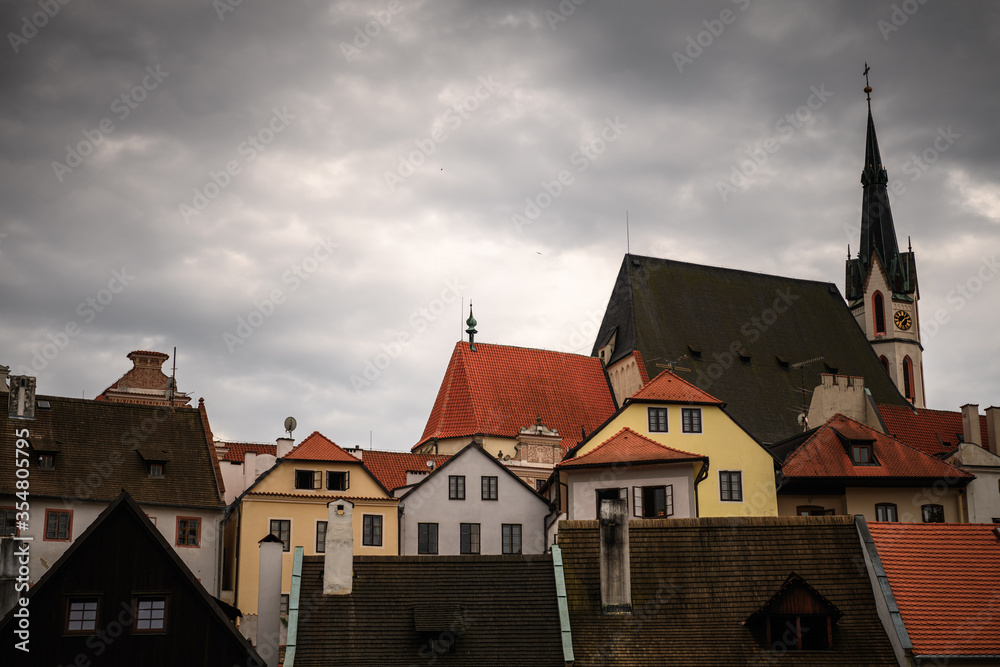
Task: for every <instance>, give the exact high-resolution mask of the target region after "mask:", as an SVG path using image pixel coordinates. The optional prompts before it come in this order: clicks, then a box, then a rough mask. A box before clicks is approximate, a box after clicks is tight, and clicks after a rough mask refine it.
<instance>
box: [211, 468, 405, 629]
mask: <svg viewBox="0 0 1000 667" xmlns="http://www.w3.org/2000/svg"><path fill="white" fill-rule="evenodd" d="M296 472H298V473H299V480H300V483H301V481H302V480H303V479H304V478H305V477H306V474H305V473H307V472H312V473H316V474H318V476H320V477H321V483H320V485H319V488H296ZM330 474H332V475H334V476H335V479H342V478H343V477H342V476H343V475H345V474H346V476H347V482H348V484H347V488H346V489H328V488H327V486H328V484H327V479H328V476H329V475H330ZM300 485H301V484H300ZM334 485H335V486H337V484H334ZM338 498H347V499H349V500H350V501H351V502H353V503H354V522H353V524H354V553H355V554H358V555H367V556H397V555H399V521H398V514H399V511H398V500H397V499H395V498H393V497H392V496H391V495H390V494H389V493H388V492H387V491H386V490H385V489H384V488H383V487H382V486H381V485H380V484H379V483H378V482H377V481H376V480H375V478H374V477H373V476H372V475H371V474H370V473H369V472H368V471H367V470H366V469H365V468H364V467H363V466H362V465H361V462H360V461H358V462H357V463H356V464H354V463H345V462H327V461H305V460H296V459H284V460H281V461H279V463H278V465H277V466H276V467H275V468H274V469H273V470H271V471H270V472H269V473H267V474H266V475H264V476H262V477H261V478H260V479H259V480H258V481H257V483H256V484H255V485H254V486H253V487H251V488H250V489H248V490H247V492H246V493H245V494H244V495H243V497H242V498H241V499H240V500H239V501H238V508H237V510H236V517H235V520H236V521H238V538H237V540H236V542H237V546H236V552H235V553H230V554H227V556H226V557H227V558H229V559H231V560H234V561H238V562H234V563H231V566H232V567H233V572H234V576H235V579H236V582H235V598H234V604H235V605H236V606H237V607H239V609H240V611H242V612H243V614H244V615H248V614H249V615H252V614H256V613H257V585H258V579H259V575H260V569H259V551H260V549H259V547H258V542H260V540H261V539H262V538H263V537H264V536H265V535H268V534H269V533H271V532H272V527H273V528H275V530H276V534H278V536H279V537H280V538H282V539H283V540H287V541H288V548H287V549H286V550H285V552H284V553H283V554H282V566H281V592H282V593H283V594H287V593H289V592H290V591H291V585H292V584H291V579H292V555H293V552H294V547H296V546H301V547H304V549H305V554H306V555H315V554H317V553H322V551H320V550H318V549H317V546H320V545H322V542H320V543H319V544H317V537H318V535H317V530H318V528H317V526H318V524H319V523H320V522H323V524H322V525H324V526H325V522H326V520H327V517H328V508H327V504H328V503H329V502H331V501H333V500H335V499H338ZM366 516H368V517H373V518H372V519H369V522H368V523H369V526H370V529H369V532H368V539H366V536H365V523H366V521H365V517H366ZM376 519H377V520H376ZM272 522H278V523H275V524H272ZM284 522H287V523H284ZM376 523H377V524H380V528H381V530H380V531H378V532H377V533H375V532H373V531H372V530H371V527H373V524H376ZM279 533H280V534H279ZM373 537H378V538H380V539H376V540H373V539H372V538H373ZM366 542H369V544H366Z"/></svg>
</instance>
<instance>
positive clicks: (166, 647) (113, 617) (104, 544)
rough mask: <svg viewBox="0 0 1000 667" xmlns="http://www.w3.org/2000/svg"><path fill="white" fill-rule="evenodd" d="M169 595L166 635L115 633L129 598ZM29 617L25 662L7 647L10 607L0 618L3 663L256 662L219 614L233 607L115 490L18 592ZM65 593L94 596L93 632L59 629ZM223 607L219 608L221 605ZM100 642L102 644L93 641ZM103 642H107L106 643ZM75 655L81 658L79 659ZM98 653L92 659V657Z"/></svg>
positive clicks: (11, 630)
mask: <svg viewBox="0 0 1000 667" xmlns="http://www.w3.org/2000/svg"><path fill="white" fill-rule="evenodd" d="M164 591H169V593H170V595H169V601H168V612H167V630H166V632H165V633H157V634H152V635H146V636H143V637H141V638H140V637H136V636H134V635H132V634H131V632H130V631H129V629H128V624H129V621H127V620H126V621H125V628H126V629H125V631H124V633H122V632H121V631H120V630H119V631H117V632H116V631H115V630H114V625H116V624H117V623H116V621H117V622H118V623H120V622H121V621H122V619H123V618H124V619H128V617H129V615H128V614H126V615H124V616H123V615H122V607H123V605H124V606H125V608H126V609H127V608H128V607H129V606H131V605H132V604H133V598H134V596H135V595H137V594H143V593H147V594H158V593H160V592H164ZM22 595H26V597H27V598H28V599H29V604H28V609H29V610H30V612H31V615H30V619H31V630H32V633H31V642H30V645H29V646H30V648H31V652H30V656H29V657H30V660H29V662H22V660H24V659H25V654H24V653H23V652H21V651H19V650H16V649H15V648H14V643H15V642H16V641H19V640H18V639H15V638H14V631H15V630H16V629H17V627H18V622H17V619H15V618H14V614H15V612H16V610H17V608H18V607H14V608H12V609H10V610H9V611H8V612H7V614H6V615H5V616H4V617H3V619H2V620H0V637H2V638H3V641H2V644H0V664H4V665H21V664H32V665H57V664H58V665H69V664H96V665H136V664H140V663H141V664H143V665H150V666H159V665H185V667H188V666H190V667H194V666H196V665H205V666H206V667H208V666H209V665H213V666H214V665H261V664H263V662H262V661H261V659H260V656H258V655H257V653H256V651H254V649H253V647H252V646H251V645H250V643H249V642H248V641H247V640H246V639H245V638H244V637H243V636H242V635H241V634H240V633H239V631H238V630H237V629H236V626H234V625H233V623H232V622H231V621H230V620H229V618H228V617H227V614H228V613H235V614H239V610H237V609H235V607H231V606H230V605H224V603H222V602H219V601H217V600H216V599H215V598H213V597H212V596H211V595H209V594H208V591H206V590H205V588H204V586H202V585H201V583H199V581H198V579H197V578H195V576H194V574H192V573H191V570H190V569H188V567H187V565H185V564H184V561H182V560H181V558H180V556H178V555H177V553H176V551H174V549H173V548H172V547H171V546H170V544H168V543H167V541H166V539H164V537H163V535H162V534H161V533H160V531H158V530H157V529H156V528H155V527H154V526H153V524H152V523H151V522H150V521H149V519H148V518H146V514H145V513H144V512H143V510H142V508H141V507H139V505H138V504H136V502H135V500H133V499H132V498H131V497H130V496H129V494H128V493H126V492H124V491H123V492H122V493H121V494H120V495H119V496H118V497H117V498H115V499H114V500H113V501H112V502H111V504H109V505H108V506H107V507H106V508H105V509H104V511H103V512H101V514H100V515H99V516H98V517H97V518H96V519H95V520H94V521H93V522H92V523H91V524H90V525H89V526H88V527H87V529H86V530H85V531H84V532H83V533H82V534H81V535H80V536H79V537H78V538H77V539H76V540H74V542H73V544H71V545H70V546H69V548H68V549H66V551H65V552H63V554H62V555H61V556H60V557H59V559H58V560H56V561H55V563H53V564H52V567H50V568H49V569H48V570H46V571H45V573H44V574H43V575H42V576H41V578H40V579H39V580H38V583H36V584H35V585H34V586H32V587H31V589H30V591H29V592H28V593H26V594H24V593H22ZM70 596H80V597H98V605H99V606H98V629H99V630H104V632H106V633H107V634H104V635H98V634H92V635H87V634H79V635H66V634H65V633H63V632H61V631H60V628H62V627H63V626H64V624H65V619H66V599H67V598H68V597H70ZM220 605H224V606H225V607H228V609H223V607H222V606H220ZM102 637H104V638H105V639H101V638H102ZM107 638H111V639H107ZM81 656H82V657H83V658H85V659H86V661H81V660H80V658H81ZM98 656H100V657H99V658H98Z"/></svg>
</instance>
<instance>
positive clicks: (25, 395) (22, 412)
mask: <svg viewBox="0 0 1000 667" xmlns="http://www.w3.org/2000/svg"><path fill="white" fill-rule="evenodd" d="M7 416H8V417H9V418H10V419H34V418H35V378H33V377H30V376H27V375H11V376H10V393H9V394H8V395H7Z"/></svg>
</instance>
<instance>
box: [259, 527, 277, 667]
mask: <svg viewBox="0 0 1000 667" xmlns="http://www.w3.org/2000/svg"><path fill="white" fill-rule="evenodd" d="M259 544H260V575H259V577H258V579H257V653H259V654H260V657H262V658H264V661H265V664H267V667H277V666H278V642H279V639H280V637H281V617H280V615H279V614H280V612H281V553H282V544H281V540H279V539H278V538H277V537H275V536H274V535H272V534H271V533H268V534H267V535H266V536H265V537H264V539H262V540H261V541H260V542H259Z"/></svg>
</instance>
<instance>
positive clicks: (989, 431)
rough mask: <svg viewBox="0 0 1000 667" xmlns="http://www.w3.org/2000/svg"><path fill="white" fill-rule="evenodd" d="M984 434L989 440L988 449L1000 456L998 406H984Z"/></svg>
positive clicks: (999, 414) (999, 409) (999, 416)
mask: <svg viewBox="0 0 1000 667" xmlns="http://www.w3.org/2000/svg"><path fill="white" fill-rule="evenodd" d="M986 435H987V436H988V437H989V440H990V443H989V444H990V451H991V452H992V453H993V454H995V455H996V456H1000V441H998V440H997V438H1000V408H998V407H990V408H986Z"/></svg>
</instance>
